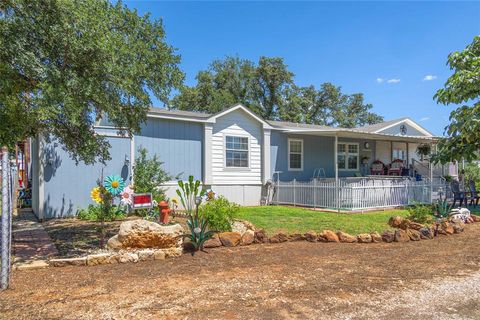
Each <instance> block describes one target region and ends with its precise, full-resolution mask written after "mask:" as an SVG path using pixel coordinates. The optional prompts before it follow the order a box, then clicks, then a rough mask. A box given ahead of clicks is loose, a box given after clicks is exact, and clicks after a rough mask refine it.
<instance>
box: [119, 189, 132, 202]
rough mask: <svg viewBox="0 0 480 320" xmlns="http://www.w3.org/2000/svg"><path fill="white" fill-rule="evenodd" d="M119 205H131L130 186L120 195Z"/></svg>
mask: <svg viewBox="0 0 480 320" xmlns="http://www.w3.org/2000/svg"><path fill="white" fill-rule="evenodd" d="M120 203H121V204H123V205H124V206H126V205H128V206H131V205H132V204H133V189H132V188H131V187H130V186H126V187H125V189H123V191H122V193H120Z"/></svg>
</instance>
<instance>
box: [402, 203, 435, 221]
mask: <svg viewBox="0 0 480 320" xmlns="http://www.w3.org/2000/svg"><path fill="white" fill-rule="evenodd" d="M407 218H408V219H410V220H412V221H414V222H418V223H422V224H430V223H432V222H433V221H434V219H433V208H432V206H429V205H421V204H418V205H413V206H410V207H408V217H407Z"/></svg>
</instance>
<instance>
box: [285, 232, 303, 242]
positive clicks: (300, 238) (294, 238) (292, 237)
mask: <svg viewBox="0 0 480 320" xmlns="http://www.w3.org/2000/svg"><path fill="white" fill-rule="evenodd" d="M303 240H306V238H305V236H304V235H303V234H301V233H294V234H290V235H289V236H288V241H303Z"/></svg>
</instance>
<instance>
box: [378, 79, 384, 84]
mask: <svg viewBox="0 0 480 320" xmlns="http://www.w3.org/2000/svg"><path fill="white" fill-rule="evenodd" d="M383 81H385V79H383V78H377V83H382V82H383Z"/></svg>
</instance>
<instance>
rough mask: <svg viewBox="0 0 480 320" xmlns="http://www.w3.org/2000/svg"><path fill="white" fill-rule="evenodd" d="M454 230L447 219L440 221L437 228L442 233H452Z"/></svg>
mask: <svg viewBox="0 0 480 320" xmlns="http://www.w3.org/2000/svg"><path fill="white" fill-rule="evenodd" d="M454 232H455V230H454V229H453V227H452V225H451V224H450V222H448V221H442V222H441V223H440V227H439V228H438V233H439V234H443V235H449V234H453V233H454Z"/></svg>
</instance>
